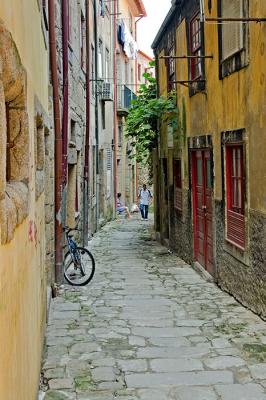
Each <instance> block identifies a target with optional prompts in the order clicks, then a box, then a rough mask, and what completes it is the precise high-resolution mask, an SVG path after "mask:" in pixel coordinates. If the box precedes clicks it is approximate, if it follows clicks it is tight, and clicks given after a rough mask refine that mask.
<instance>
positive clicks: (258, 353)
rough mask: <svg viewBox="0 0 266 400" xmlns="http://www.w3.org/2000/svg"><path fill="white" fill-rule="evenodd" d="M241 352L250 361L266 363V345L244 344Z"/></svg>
mask: <svg viewBox="0 0 266 400" xmlns="http://www.w3.org/2000/svg"><path fill="white" fill-rule="evenodd" d="M243 351H244V352H245V354H246V355H247V356H248V358H250V359H253V360H256V361H260V362H265V361H266V344H261V343H245V344H244V345H243Z"/></svg>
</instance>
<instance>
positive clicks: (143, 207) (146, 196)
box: [138, 184, 152, 221]
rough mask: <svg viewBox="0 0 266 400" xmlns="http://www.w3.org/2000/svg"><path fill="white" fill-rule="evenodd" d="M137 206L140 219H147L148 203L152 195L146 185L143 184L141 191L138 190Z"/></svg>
mask: <svg viewBox="0 0 266 400" xmlns="http://www.w3.org/2000/svg"><path fill="white" fill-rule="evenodd" d="M138 197H139V204H140V206H139V208H140V212H141V217H142V218H141V219H142V221H148V214H149V205H150V201H151V200H152V195H151V192H150V190H149V189H147V185H145V184H144V185H143V187H142V189H141V191H140V192H139V196H138Z"/></svg>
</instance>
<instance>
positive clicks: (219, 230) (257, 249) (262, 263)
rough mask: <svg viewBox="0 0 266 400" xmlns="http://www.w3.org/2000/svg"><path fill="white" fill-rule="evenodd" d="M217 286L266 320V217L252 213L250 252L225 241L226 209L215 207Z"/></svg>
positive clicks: (220, 203)
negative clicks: (238, 248)
mask: <svg viewBox="0 0 266 400" xmlns="http://www.w3.org/2000/svg"><path fill="white" fill-rule="evenodd" d="M215 223H216V232H215V235H216V271H217V282H218V285H219V286H221V287H222V289H224V290H226V291H228V292H229V293H230V294H232V295H233V296H234V297H235V298H236V299H237V300H239V301H240V302H241V303H242V304H244V305H246V306H247V307H248V308H250V309H251V310H252V311H254V312H256V313H257V314H259V315H260V316H262V317H263V318H266V279H265V276H266V246H265V237H266V217H265V215H263V214H262V213H259V212H258V211H253V210H250V212H249V226H248V230H249V243H248V244H247V251H246V253H247V254H245V253H244V252H242V251H240V250H237V249H236V248H234V246H231V245H230V244H229V243H227V242H226V241H225V228H224V207H223V203H222V202H218V201H216V204H215Z"/></svg>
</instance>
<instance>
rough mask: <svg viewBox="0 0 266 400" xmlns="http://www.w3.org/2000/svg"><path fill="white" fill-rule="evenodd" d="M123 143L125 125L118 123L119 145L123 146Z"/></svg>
mask: <svg viewBox="0 0 266 400" xmlns="http://www.w3.org/2000/svg"><path fill="white" fill-rule="evenodd" d="M122 143H123V127H122V125H118V146H119V147H121V146H122Z"/></svg>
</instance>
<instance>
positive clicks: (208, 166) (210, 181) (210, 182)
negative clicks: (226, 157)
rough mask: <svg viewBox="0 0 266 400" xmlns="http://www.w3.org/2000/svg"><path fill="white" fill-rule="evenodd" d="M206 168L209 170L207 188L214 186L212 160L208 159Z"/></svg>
mask: <svg viewBox="0 0 266 400" xmlns="http://www.w3.org/2000/svg"><path fill="white" fill-rule="evenodd" d="M206 170H207V188H208V189H211V188H212V170H211V160H206Z"/></svg>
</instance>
